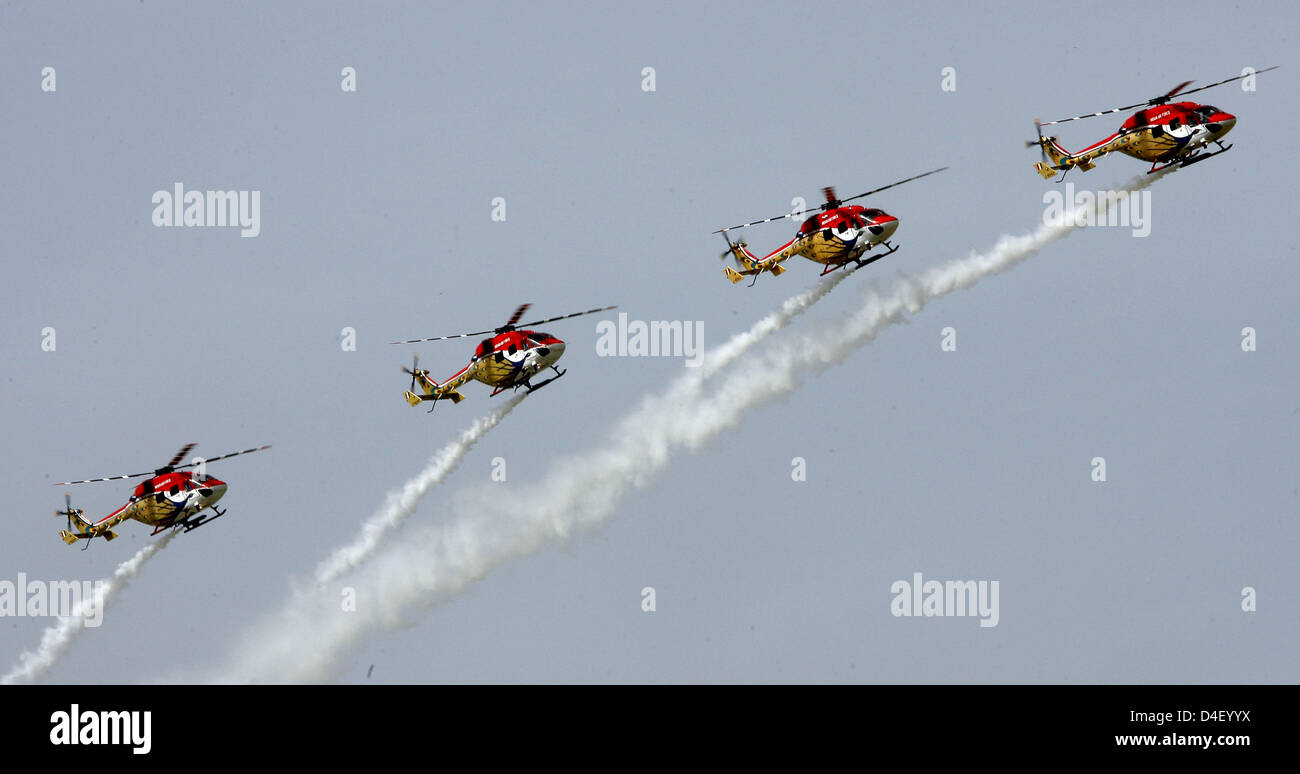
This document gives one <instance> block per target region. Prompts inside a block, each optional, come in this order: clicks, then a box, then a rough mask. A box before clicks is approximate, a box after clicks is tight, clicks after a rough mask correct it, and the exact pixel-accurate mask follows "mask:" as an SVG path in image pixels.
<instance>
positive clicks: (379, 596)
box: [222, 174, 1163, 682]
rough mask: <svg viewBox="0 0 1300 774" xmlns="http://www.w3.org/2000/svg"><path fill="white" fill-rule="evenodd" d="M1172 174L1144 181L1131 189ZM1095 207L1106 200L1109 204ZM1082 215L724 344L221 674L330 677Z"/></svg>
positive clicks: (298, 611) (260, 635)
mask: <svg viewBox="0 0 1300 774" xmlns="http://www.w3.org/2000/svg"><path fill="white" fill-rule="evenodd" d="M1162 176H1163V175H1161V174H1156V175H1149V176H1143V177H1141V178H1138V179H1135V180H1134V181H1131V182H1130V183H1129V184H1128V185H1127V186H1126V187H1125V189H1124V192H1125V195H1127V193H1128V192H1132V191H1136V190H1139V189H1141V188H1145V187H1146V186H1148V185H1150V184H1151V183H1153V182H1154V181H1155V180H1157V179H1159V178H1160V177H1162ZM1083 209H1084V210H1087V211H1088V212H1090V213H1092V214H1095V213H1096V211H1097V208H1096V205H1090V206H1089V207H1086V208H1083ZM1076 212H1077V211H1076ZM1070 214H1071V215H1073V214H1076V213H1074V212H1072V213H1070ZM1078 227H1079V225H1078V221H1076V220H1075V219H1074V218H1072V217H1067V218H1066V219H1065V220H1064V222H1063V223H1061V224H1059V225H1043V226H1040V227H1039V228H1037V229H1036V230H1034V231H1033V232H1032V233H1030V234H1027V235H1024V236H1019V237H1003V238H1002V239H1000V240H998V242H997V243H996V244H995V245H994V247H993V248H992V249H991V250H989V251H987V252H985V253H975V252H972V253H971V254H970V255H969V256H967V257H966V258H962V259H958V260H956V261H952V262H951V263H948V264H946V265H943V266H940V267H937V268H935V269H932V270H930V271H927V272H924V273H923V274H921V275H920V276H919V277H915V278H903V279H902V280H901V281H900V282H899V283H898V284H897V285H896V286H895V288H894V289H893V290H892V291H890V292H889V293H885V294H883V295H882V294H880V293H877V292H875V291H872V292H870V293H868V295H867V297H866V299H865V301H864V303H863V304H862V306H861V307H860V308H859V309H858V310H856V311H855V312H854V313H853V314H851V315H850V316H848V317H847V318H846V319H845V320H844V321H843V322H842V323H841V324H839V325H837V326H829V328H823V329H820V330H819V331H818V333H817V334H816V335H811V336H803V337H799V338H798V339H797V340H795V341H792V342H788V343H786V344H785V345H784V346H775V347H773V348H772V349H771V350H770V351H769V352H767V353H765V354H764V355H762V356H759V357H753V356H751V357H750V358H747V359H745V360H744V361H741V362H736V358H737V357H738V356H739V353H740V352H743V351H744V349H745V348H746V347H742V346H740V345H738V344H735V342H736V340H735V339H733V340H732V341H731V342H728V343H727V344H724V345H723V346H722V347H721V348H720V349H719V352H720V353H724V354H722V355H720V356H719V358H718V361H723V360H725V361H726V362H729V363H733V364H734V367H733V368H730V369H729V370H727V371H726V375H725V377H724V378H723V381H722V383H721V385H720V386H719V388H718V389H717V390H715V391H713V392H712V393H711V394H710V395H707V396H703V395H701V394H700V392H701V391H700V390H699V389H697V388H698V387H699V386H700V385H701V384H702V381H703V380H702V379H701V377H700V376H698V375H694V374H687V375H685V376H683V377H682V379H680V380H679V381H678V383H676V384H674V385H673V386H672V387H670V388H669V390H668V391H667V392H666V393H665V394H664V395H661V396H657V397H652V398H650V399H648V400H646V401H645V402H644V403H643V404H642V406H641V407H640V408H639V409H637V410H636V411H635V412H633V413H632V414H631V415H629V416H628V417H626V418H625V419H624V420H623V421H622V422H620V423H619V424H618V426H617V428H616V429H615V432H614V433H613V435H612V437H611V439H610V441H609V442H608V443H607V444H605V445H604V446H602V447H599V448H597V449H595V450H593V451H592V452H590V453H587V454H584V455H580V456H576V457H572V458H569V459H566V460H563V461H561V462H560V463H558V464H557V465H556V466H555V467H554V468H553V469H552V470H551V471H550V472H549V473H548V475H547V476H546V477H545V478H544V479H543V481H542V482H541V483H540V484H538V485H536V486H535V488H533V489H530V491H529V492H528V494H527V496H526V497H508V496H506V497H503V496H502V495H501V493H500V490H499V489H497V490H494V491H493V492H492V493H490V494H488V493H482V494H481V496H477V497H474V498H473V501H472V502H468V503H466V504H465V507H462V508H459V509H458V510H459V511H460V516H459V518H456V519H454V520H452V521H450V522H449V523H447V524H445V525H440V526H438V527H437V528H430V529H426V530H424V531H422V532H421V533H418V534H416V535H414V536H412V539H411V540H409V541H406V542H404V543H403V544H401V545H398V546H394V547H393V549H392V550H390V551H387V552H385V553H384V554H382V555H381V556H380V557H378V558H377V560H376V561H375V562H373V563H371V565H370V566H369V567H367V568H366V571H365V572H364V573H363V574H361V575H360V577H358V579H357V582H356V583H355V586H354V589H355V591H356V593H357V599H356V601H355V606H354V607H353V608H352V609H351V610H348V611H340V609H339V604H338V602H337V600H331V599H329V598H328V597H326V596H324V595H322V596H319V597H316V598H314V599H310V600H308V599H303V600H300V601H301V602H302V604H299V605H295V606H293V607H291V608H290V609H288V610H285V611H283V612H282V613H280V614H279V615H277V616H276V617H274V618H269V619H267V620H266V621H264V622H263V624H262V625H261V626H259V627H257V628H256V629H255V630H253V631H252V632H251V633H250V636H249V637H248V638H247V640H246V641H245V642H243V643H242V644H241V645H240V646H239V648H238V649H237V651H236V653H235V658H234V662H233V663H232V664H231V665H230V667H229V668H228V670H227V672H226V674H225V677H223V678H222V679H223V680H229V681H283V682H297V681H321V680H327V679H329V678H330V677H332V676H333V675H334V674H335V673H336V672H335V670H336V669H337V665H338V662H339V660H340V659H341V658H342V656H343V655H344V654H345V653H346V652H347V651H348V650H349V649H351V648H354V647H356V646H357V645H358V644H359V643H360V642H361V641H362V640H363V639H364V638H365V637H366V636H367V635H369V634H371V633H373V632H376V631H380V630H384V629H396V628H398V627H400V626H403V625H404V624H405V623H406V621H407V620H408V619H409V618H411V617H412V616H413V615H415V614H416V613H418V611H419V610H420V609H422V608H426V607H429V606H431V605H433V604H436V603H437V602H439V601H441V600H444V599H446V598H447V597H449V596H452V595H454V594H456V593H458V592H459V591H461V590H462V589H464V588H465V587H466V586H467V585H468V584H470V583H472V582H473V581H475V580H477V579H479V578H481V577H483V576H484V575H485V574H486V573H487V572H489V571H490V570H491V569H492V568H494V567H496V566H498V565H500V564H502V563H504V562H506V561H508V560H510V559H511V558H514V557H517V556H522V555H526V554H529V553H532V552H534V551H536V550H538V549H539V548H541V547H542V546H544V545H545V544H546V543H547V542H548V541H550V540H553V539H557V538H558V539H563V538H565V537H567V536H568V535H569V534H570V533H571V532H573V531H574V530H575V529H578V528H582V527H584V526H588V525H592V524H595V523H598V522H600V521H602V520H604V519H605V518H607V517H608V516H609V515H610V514H612V513H613V511H614V507H615V506H616V504H617V503H618V501H619V500H620V499H621V498H622V497H623V496H624V495H625V494H626V493H627V492H628V491H630V490H631V489H633V488H636V487H640V486H644V485H645V484H646V483H648V482H649V481H650V480H651V478H652V477H654V476H655V475H656V474H658V473H660V472H662V471H663V470H664V469H666V468H667V466H668V464H669V463H670V462H671V460H672V458H673V456H674V452H676V451H677V450H678V449H681V448H687V449H691V450H694V449H697V448H698V447H700V446H701V445H702V444H704V443H706V442H707V441H709V440H710V439H712V438H714V437H716V436H717V435H718V434H719V433H721V432H722V431H724V430H725V429H727V428H729V427H732V426H735V425H737V424H739V422H740V420H741V419H743V417H744V415H745V414H746V413H747V412H748V411H749V410H750V409H752V408H754V407H755V406H757V405H759V404H762V403H764V402H767V401H770V400H772V399H774V398H777V397H780V396H783V395H786V394H789V393H790V392H792V391H793V390H794V389H796V388H797V387H798V386H799V385H800V384H801V383H802V380H803V379H805V378H807V376H808V375H810V374H814V373H818V372H821V371H823V370H825V369H827V368H829V367H831V366H832V365H834V364H836V363H838V362H840V361H842V360H843V359H844V358H845V357H847V356H848V355H849V354H851V353H852V352H853V351H854V350H856V349H858V348H859V347H861V346H862V345H864V344H865V343H867V342H869V341H871V340H872V339H874V338H875V336H876V334H877V333H878V332H879V331H880V330H881V329H882V328H884V327H887V326H889V325H892V324H894V323H897V322H899V321H902V320H903V319H905V314H906V313H909V312H910V313H915V312H917V311H919V310H920V309H921V308H923V307H924V306H925V305H926V304H927V303H929V302H930V301H932V300H934V299H936V298H939V297H941V296H944V295H947V294H948V293H951V292H953V291H954V290H959V289H962V288H966V287H969V286H971V285H973V284H974V283H975V282H977V281H979V280H980V279H982V278H984V277H987V276H991V275H993V274H997V273H999V272H1002V271H1005V270H1007V269H1009V268H1011V267H1013V266H1015V265H1017V264H1019V263H1020V262H1022V261H1024V260H1025V259H1026V258H1028V257H1030V256H1031V255H1033V254H1034V253H1036V252H1038V251H1039V250H1040V249H1042V248H1043V247H1045V246H1047V245H1049V244H1051V243H1052V242H1055V241H1056V240H1058V239H1061V238H1063V237H1065V236H1066V235H1068V234H1069V233H1071V232H1072V231H1073V230H1074V229H1075V228H1078ZM778 314H779V313H778ZM756 327H758V326H756ZM750 333H752V331H751V332H747V333H745V334H740V337H743V336H746V335H749V334H750ZM733 345H734V346H733ZM748 346H752V342H751V344H750V345H748ZM727 353H729V354H730V359H728V355H727ZM707 362H708V361H706V363H707ZM720 371H721V369H714V373H719V372H720Z"/></svg>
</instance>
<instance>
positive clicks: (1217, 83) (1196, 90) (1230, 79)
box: [1183, 65, 1281, 96]
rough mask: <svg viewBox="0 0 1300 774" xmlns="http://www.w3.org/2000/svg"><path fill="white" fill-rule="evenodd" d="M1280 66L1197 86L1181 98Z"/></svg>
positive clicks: (1185, 92)
mask: <svg viewBox="0 0 1300 774" xmlns="http://www.w3.org/2000/svg"><path fill="white" fill-rule="evenodd" d="M1280 66H1281V65H1273V66H1272V67H1265V68H1264V69H1263V70H1256V71H1255V72H1253V73H1247V74H1245V75H1238V76H1235V77H1232V78H1224V79H1223V80H1221V81H1218V82H1216V83H1211V84H1210V85H1208V86H1198V87H1197V88H1195V89H1191V90H1190V91H1184V92H1183V96H1187V95H1188V94H1195V93H1196V92H1198V91H1205V90H1206V89H1213V88H1214V87H1215V86H1222V85H1223V84H1225V83H1232V82H1233V81H1239V80H1241V79H1242V78H1249V77H1250V76H1252V75H1259V74H1260V73H1266V72H1268V71H1269V70H1276V69H1277V68H1278V67H1280ZM1190 82H1191V81H1188V83H1190Z"/></svg>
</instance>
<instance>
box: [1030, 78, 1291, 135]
mask: <svg viewBox="0 0 1300 774" xmlns="http://www.w3.org/2000/svg"><path fill="white" fill-rule="evenodd" d="M1277 68H1278V66H1277V65H1275V66H1273V67H1267V68H1265V69H1263V70H1256V71H1255V72H1254V73H1247V74H1246V75H1237V76H1233V77H1232V78H1224V79H1223V80H1221V81H1218V82H1215V83H1211V84H1209V85H1208V86H1198V87H1197V88H1195V89H1191V90H1189V91H1182V88H1183V87H1184V86H1187V85H1188V84H1190V83H1191V81H1187V82H1185V83H1182V84H1179V85H1178V86H1175V87H1174V88H1173V89H1172V90H1170V91H1169V92H1167V93H1165V94H1162V95H1161V96H1159V97H1156V98H1155V99H1149V100H1147V101H1146V102H1138V103H1137V104H1134V105H1126V106H1124V107H1117V108H1112V109H1111V110H1102V111H1100V112H1098V113H1085V114H1083V115H1081V116H1073V117H1071V118H1062V119H1060V120H1059V121H1044V122H1043V124H1042V125H1043V126H1053V125H1055V124H1063V123H1066V122H1067V121H1078V120H1079V119H1082V118H1096V117H1097V116H1104V115H1109V114H1111V113H1123V112H1125V111H1128V110H1137V109H1138V108H1143V107H1151V106H1152V105H1162V104H1164V103H1165V102H1167V101H1168V100H1169V98H1171V97H1173V96H1174V95H1175V94H1182V95H1183V96H1186V95H1188V94H1195V93H1196V92H1198V91H1205V90H1206V89H1212V88H1214V87H1215V86H1222V85H1223V84H1225V83H1232V82H1233V81H1239V80H1241V79H1242V78H1247V77H1249V76H1250V75H1252V74H1253V75H1259V74H1260V73H1266V72H1268V71H1269V70H1276V69H1277Z"/></svg>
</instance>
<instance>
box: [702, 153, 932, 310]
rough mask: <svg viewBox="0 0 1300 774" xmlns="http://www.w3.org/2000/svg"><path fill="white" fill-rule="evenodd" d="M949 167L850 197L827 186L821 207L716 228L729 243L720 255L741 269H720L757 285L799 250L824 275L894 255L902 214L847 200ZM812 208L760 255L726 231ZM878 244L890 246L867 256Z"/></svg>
mask: <svg viewBox="0 0 1300 774" xmlns="http://www.w3.org/2000/svg"><path fill="white" fill-rule="evenodd" d="M945 169H947V167H940V168H939V169H932V170H930V171H929V172H925V173H922V174H920V175H916V176H914V177H909V178H907V179H906V180H899V181H898V182H897V183H890V184H889V185H887V186H882V187H881V188H875V189H872V190H870V191H867V192H866V193H860V194H858V195H857V196H850V197H849V198H847V199H840V198H838V197H837V196H836V195H835V189H834V188H831V187H827V188H823V189H822V195H823V196H825V197H826V202H825V203H824V204H822V205H820V206H818V207H813V208H810V209H806V210H802V211H800V212H792V213H789V214H788V215H778V216H777V217H774V218H765V219H764V220H756V221H753V222H752V223H742V224H741V225H739V226H727V227H726V228H722V229H718V230H717V231H715V232H713V233H715V234H722V238H723V239H724V240H726V242H727V249H726V250H725V251H723V253H722V256H721V258H722V259H723V260H724V261H725V260H726V259H727V258H728V257H731V258H733V259H734V260H735V262H736V265H737V266H738V267H739V271H738V270H736V269H733V268H731V267H730V266H724V267H723V269H722V271H723V274H725V275H726V276H727V279H729V280H731V282H732V284H735V283H737V282H740V280H741V278H742V277H753V278H754V279H753V281H751V282H750V283H749V285H750V287H753V286H754V283H755V282H758V277H759V275H760V274H762V273H763V272H765V271H766V272H769V273H771V274H772V276H774V277H779V276H781V275H782V274H784V273H785V267H784V266H782V265H781V262H782V261H785V260H786V259H787V258H790V257H792V256H796V255H802V256H803V257H804V258H807V259H808V260H810V261H815V262H816V263H820V264H824V265H825V266H826V268H825V269H823V270H822V273H821V276H826V275H827V274H829V273H830V272H832V271H835V270H836V269H840V268H843V267H845V266H847V265H848V264H849V263H850V262H852V263H853V264H855V266H856V267H857V268H861V267H863V266H866V265H867V264H869V263H872V262H874V261H878V260H880V259H881V258H884V257H885V256H886V255H892V254H893V253H895V252H897V251H898V247H896V246H894V245H892V244H890V243H889V238H890V237H891V236H893V235H894V232H895V231H897V230H898V218H896V217H894V216H893V215H890V214H889V213H887V212H885V211H884V210H879V209H875V208H867V207H861V206H858V205H852V206H845V202H851V201H853V200H854V199H861V198H862V197H864V196H870V195H871V194H874V193H880V192H881V191H885V190H888V189H890V188H893V187H895V186H899V185H902V184H903V183H910V182H911V181H913V180H919V179H921V178H923V177H926V176H927V175H933V174H934V173H936V172H942V171H944V170H945ZM810 212H817V213H819V214H817V215H813V216H812V217H810V218H808V219H807V220H805V221H804V222H803V224H802V225H800V226H799V230H798V232H796V233H795V235H794V239H791V240H790V241H789V242H786V243H785V244H784V245H781V246H780V247H778V248H777V249H775V250H773V251H772V252H770V253H768V254H767V255H766V256H764V257H762V258H759V257H757V256H755V255H754V254H753V253H751V252H750V251H749V250H748V249H746V248H747V247H748V245H747V244H746V243H745V241H744V240H740V241H737V242H732V241H731V238H730V237H729V236H728V235H727V232H729V231H731V230H732V229H737V228H746V227H748V226H757V225H759V224H760V223H770V222H771V221H774V220H784V219H786V218H797V217H799V216H800V215H806V214H808V213H810ZM879 244H884V245H885V247H887V248H889V249H888V250H886V251H885V252H883V253H877V254H876V255H873V256H870V257H866V254H867V252H868V251H870V250H871V248H873V247H875V246H876V245H879Z"/></svg>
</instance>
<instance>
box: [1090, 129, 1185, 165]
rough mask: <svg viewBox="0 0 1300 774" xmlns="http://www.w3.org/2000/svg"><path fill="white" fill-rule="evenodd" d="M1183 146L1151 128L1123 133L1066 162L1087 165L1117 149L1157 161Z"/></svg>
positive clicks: (1144, 159)
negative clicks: (1157, 133)
mask: <svg viewBox="0 0 1300 774" xmlns="http://www.w3.org/2000/svg"><path fill="white" fill-rule="evenodd" d="M1180 147H1182V146H1181V145H1180V143H1179V141H1178V140H1176V139H1174V138H1173V137H1171V136H1169V135H1168V134H1166V133H1164V132H1161V133H1160V135H1159V136H1157V135H1156V134H1155V132H1154V131H1152V130H1151V129H1141V130H1139V131H1136V132H1129V133H1127V134H1122V135H1120V136H1119V137H1116V138H1115V139H1113V140H1111V141H1110V142H1108V143H1106V144H1105V145H1102V146H1101V147H1099V148H1096V149H1094V150H1091V151H1089V152H1087V153H1085V154H1082V155H1079V156H1075V157H1074V158H1071V159H1069V160H1068V161H1066V162H1065V164H1066V165H1068V166H1076V165H1086V164H1087V163H1088V162H1089V161H1091V160H1092V159H1095V158H1097V157H1099V156H1104V155H1106V154H1107V153H1114V152H1116V151H1118V152H1120V153H1123V154H1124V155H1125V156H1132V157H1133V158H1135V159H1141V160H1142V161H1149V162H1152V163H1155V162H1157V161H1163V160H1164V159H1165V157H1166V155H1167V154H1169V153H1171V152H1173V151H1176V150H1178V149H1179V148H1180Z"/></svg>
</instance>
